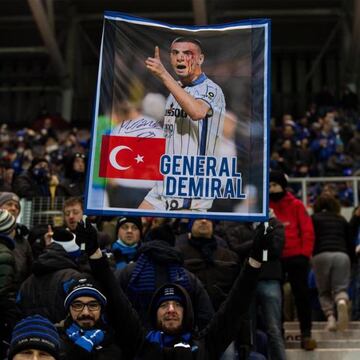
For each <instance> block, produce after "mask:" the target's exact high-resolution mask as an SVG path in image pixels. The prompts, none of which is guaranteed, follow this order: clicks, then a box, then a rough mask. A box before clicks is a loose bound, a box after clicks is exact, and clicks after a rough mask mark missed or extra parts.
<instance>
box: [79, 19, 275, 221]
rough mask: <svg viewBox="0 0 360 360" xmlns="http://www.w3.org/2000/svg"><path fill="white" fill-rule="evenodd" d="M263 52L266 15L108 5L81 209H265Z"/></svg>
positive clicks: (216, 215)
mask: <svg viewBox="0 0 360 360" xmlns="http://www.w3.org/2000/svg"><path fill="white" fill-rule="evenodd" d="M269 54H270V21H269V20H267V19H257V20H251V21H250V20H249V21H239V22H236V23H229V24H218V25H210V26H191V27H190V26H178V25H169V24H164V23H160V22H156V21H152V20H147V19H141V18H136V17H133V16H129V15H126V14H120V13H114V12H106V13H105V16H104V26H103V34H102V42H101V49H100V61H99V72H98V83H97V89H96V101H95V106H94V119H93V128H92V143H91V156H90V166H89V170H88V179H87V180H88V181H87V189H86V202H85V210H86V213H88V214H100V215H122V214H126V215H134V216H137V215H138V216H162V217H189V218H201V217H204V216H206V217H207V218H213V219H227V220H247V221H263V220H265V219H267V216H268V163H269V158H268V157H269V151H268V145H269V139H268V137H269V112H270V109H269V104H270V90H269V86H270V83H269V82H270V57H269V56H270V55H269Z"/></svg>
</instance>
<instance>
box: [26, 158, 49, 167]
mask: <svg viewBox="0 0 360 360" xmlns="http://www.w3.org/2000/svg"><path fill="white" fill-rule="evenodd" d="M41 162H46V163H47V164H49V162H48V161H47V160H46V159H45V158H42V157H35V158H34V159H33V160H32V162H31V165H30V167H29V170H32V169H33V168H34V167H35V166H36V165H37V164H39V163H41Z"/></svg>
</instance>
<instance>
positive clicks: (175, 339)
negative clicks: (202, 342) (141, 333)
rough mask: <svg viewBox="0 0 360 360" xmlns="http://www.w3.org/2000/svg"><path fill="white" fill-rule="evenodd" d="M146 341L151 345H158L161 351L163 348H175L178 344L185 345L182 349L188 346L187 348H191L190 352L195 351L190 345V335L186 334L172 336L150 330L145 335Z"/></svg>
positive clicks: (194, 347) (195, 347)
mask: <svg viewBox="0 0 360 360" xmlns="http://www.w3.org/2000/svg"><path fill="white" fill-rule="evenodd" d="M146 340H148V341H149V342H151V343H156V344H159V345H160V348H161V349H163V348H164V347H176V345H178V344H181V345H185V346H184V347H187V346H186V345H188V347H189V348H191V351H195V350H196V349H197V346H191V345H190V340H191V334H190V333H188V332H187V333H184V334H181V335H175V336H174V335H166V334H164V333H163V332H162V331H160V330H151V331H149V333H148V334H147V335H146Z"/></svg>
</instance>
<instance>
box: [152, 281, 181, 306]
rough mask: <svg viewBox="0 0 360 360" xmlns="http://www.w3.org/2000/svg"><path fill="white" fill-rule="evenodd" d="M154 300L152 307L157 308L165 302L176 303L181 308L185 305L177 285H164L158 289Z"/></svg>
mask: <svg viewBox="0 0 360 360" xmlns="http://www.w3.org/2000/svg"><path fill="white" fill-rule="evenodd" d="M156 295H157V296H156V297H155V298H154V306H155V307H156V308H158V307H159V306H160V305H161V304H162V303H163V302H165V301H171V300H174V301H178V302H179V303H180V304H181V305H182V306H183V307H185V305H186V299H185V296H184V294H183V293H182V291H181V290H180V289H179V287H178V286H177V285H174V284H166V285H164V286H162V287H161V288H160V290H159V291H158V292H157V294H156Z"/></svg>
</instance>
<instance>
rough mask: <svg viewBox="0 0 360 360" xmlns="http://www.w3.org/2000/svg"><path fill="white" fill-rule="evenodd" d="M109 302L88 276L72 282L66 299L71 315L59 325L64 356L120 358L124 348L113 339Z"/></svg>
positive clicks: (79, 358)
mask: <svg viewBox="0 0 360 360" xmlns="http://www.w3.org/2000/svg"><path fill="white" fill-rule="evenodd" d="M106 303H107V299H106V297H105V296H104V295H103V294H102V293H101V291H100V290H99V289H98V287H97V286H95V285H94V283H93V282H92V281H90V280H89V279H86V278H82V279H79V280H77V281H74V282H73V283H72V284H71V285H70V286H69V290H68V295H67V296H66V298H65V301H64V306H65V311H66V312H67V313H68V316H67V318H66V319H65V321H64V322H63V324H62V327H61V328H60V329H59V330H60V333H61V338H62V340H63V351H64V358H66V359H68V360H73V359H76V360H87V359H92V360H93V359H97V360H107V359H109V360H110V359H121V351H120V349H119V348H118V347H117V346H116V345H115V344H114V343H113V341H112V331H111V329H110V327H109V326H108V325H107V323H106V320H105V316H104V312H105V306H106Z"/></svg>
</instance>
